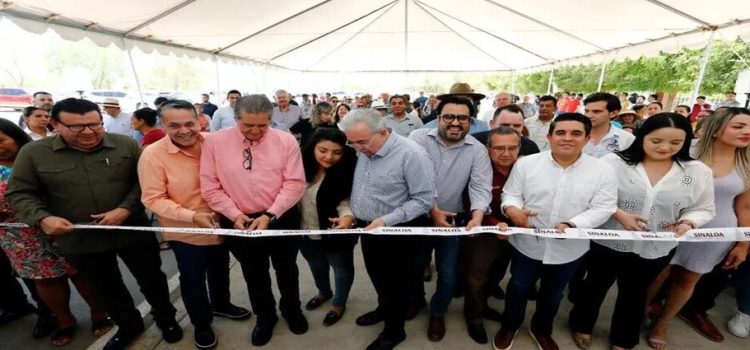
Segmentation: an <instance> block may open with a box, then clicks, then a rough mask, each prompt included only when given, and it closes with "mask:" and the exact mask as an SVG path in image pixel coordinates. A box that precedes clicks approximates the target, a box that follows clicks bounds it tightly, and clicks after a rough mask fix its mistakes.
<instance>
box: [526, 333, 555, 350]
mask: <svg viewBox="0 0 750 350" xmlns="http://www.w3.org/2000/svg"><path fill="white" fill-rule="evenodd" d="M529 334H530V335H531V339H534V341H535V342H536V346H537V347H538V348H539V350H560V347H559V346H557V343H556V342H555V340H554V339H552V336H551V335H547V334H538V333H534V331H533V330H531V328H529Z"/></svg>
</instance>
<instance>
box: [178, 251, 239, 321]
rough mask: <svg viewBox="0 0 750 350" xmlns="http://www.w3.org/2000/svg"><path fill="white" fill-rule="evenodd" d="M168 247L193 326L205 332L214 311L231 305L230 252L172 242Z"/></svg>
mask: <svg viewBox="0 0 750 350" xmlns="http://www.w3.org/2000/svg"><path fill="white" fill-rule="evenodd" d="M169 245H170V247H172V251H173V252H174V257H175V259H176V260H177V268H178V269H179V270H180V292H181V293H182V301H183V302H184V303H185V309H186V310H187V313H188V315H189V316H190V322H191V323H192V324H193V325H194V326H195V327H196V328H206V327H208V326H209V325H210V324H211V322H212V321H213V309H221V308H224V307H226V306H228V305H229V250H228V249H227V247H226V246H225V245H223V244H220V245H193V244H188V243H184V242H180V241H170V242H169ZM207 280H208V290H207V289H206V281H207Z"/></svg>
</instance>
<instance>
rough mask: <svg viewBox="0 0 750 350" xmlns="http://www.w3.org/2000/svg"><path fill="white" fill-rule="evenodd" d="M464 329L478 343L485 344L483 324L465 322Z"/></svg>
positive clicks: (485, 332)
mask: <svg viewBox="0 0 750 350" xmlns="http://www.w3.org/2000/svg"><path fill="white" fill-rule="evenodd" d="M466 330H468V331H469V336H470V337H471V339H474V341H475V342H477V343H479V344H487V331H485V330H484V325H483V324H481V323H467V324H466Z"/></svg>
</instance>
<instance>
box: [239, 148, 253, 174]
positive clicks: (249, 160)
mask: <svg viewBox="0 0 750 350" xmlns="http://www.w3.org/2000/svg"><path fill="white" fill-rule="evenodd" d="M242 154H243V156H244V157H245V160H243V161H242V167H243V168H245V170H253V151H252V150H251V149H250V147H248V148H245V150H244V151H243V152H242Z"/></svg>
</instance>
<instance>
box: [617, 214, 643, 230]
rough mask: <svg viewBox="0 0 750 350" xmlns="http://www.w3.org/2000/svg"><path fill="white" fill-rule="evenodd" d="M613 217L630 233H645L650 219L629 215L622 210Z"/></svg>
mask: <svg viewBox="0 0 750 350" xmlns="http://www.w3.org/2000/svg"><path fill="white" fill-rule="evenodd" d="M613 216H614V218H615V220H617V222H619V223H620V225H622V228H624V229H625V230H628V231H643V230H645V229H646V225H647V224H648V219H646V218H644V217H642V216H639V215H635V214H631V213H628V212H626V211H624V210H622V209H617V212H615V215H613Z"/></svg>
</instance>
